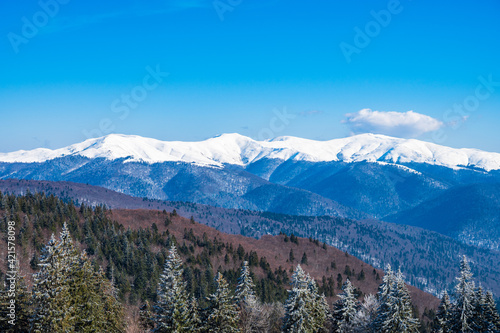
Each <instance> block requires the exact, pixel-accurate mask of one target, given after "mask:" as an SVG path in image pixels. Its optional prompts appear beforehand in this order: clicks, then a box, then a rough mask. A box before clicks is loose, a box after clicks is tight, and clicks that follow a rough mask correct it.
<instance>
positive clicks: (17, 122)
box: [0, 0, 500, 152]
mask: <svg viewBox="0 0 500 333" xmlns="http://www.w3.org/2000/svg"><path fill="white" fill-rule="evenodd" d="M41 4H45V5H41ZM387 13H389V16H387ZM384 14H385V16H384ZM499 15H500V2H498V1H480V2H477V3H472V2H464V1H460V2H457V1H439V2H438V3H436V2H432V1H425V0H413V1H409V0H401V1H399V2H397V1H394V0H391V1H347V0H345V1H318V0H312V1H307V2H306V1H297V0H287V1H285V0H281V1H280V0H274V1H273V0H269V1H258V0H254V1H250V0H242V1H239V0H220V1H204V0H186V1H180V0H177V1H168V0H163V1H158V0H151V1H147V2H146V1H143V2H141V1H139V0H123V1H106V2H103V1H99V2H98V1H79V0H69V1H68V0H64V1H63V0H59V2H57V0H45V1H44V0H42V1H41V2H37V1H31V0H25V1H22V2H21V1H17V2H14V1H9V2H3V3H2V4H0V22H1V23H0V28H1V30H0V72H1V75H0V119H1V122H0V125H1V131H0V152H8V151H14V150H18V149H32V148H37V147H47V148H59V147H63V146H66V145H69V144H72V143H76V142H80V141H83V140H85V139H87V138H88V137H91V136H97V135H100V134H108V133H111V132H113V133H124V134H137V135H142V136H147V137H154V138H157V139H162V140H202V139H205V138H208V137H212V136H214V135H217V134H220V133H227V132H238V133H241V134H243V135H247V136H250V137H253V138H255V139H266V138H268V137H270V136H281V135H293V136H300V137H306V138H311V139H319V140H327V139H333V138H338V137H345V136H348V135H351V134H354V133H362V132H368V131H371V132H378V133H383V134H390V135H395V136H403V137H417V138H419V139H422V140H427V141H434V142H436V143H439V144H443V145H448V146H452V147H472V148H479V149H484V150H488V151H497V152H500V140H498V130H499V124H500V64H499V61H498V59H500V38H499V36H500V20H498V17H499ZM377 16H378V20H377ZM359 31H361V34H363V35H364V37H363V36H361V35H360V34H359ZM360 36H361V37H360ZM346 48H347V50H349V52H350V53H349V52H347V53H348V54H346ZM353 50H355V51H353ZM155 72H156V74H154V73H155ZM167 73H168V74H167ZM408 111H412V112H411V113H410V112H408Z"/></svg>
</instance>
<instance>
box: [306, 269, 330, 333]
mask: <svg viewBox="0 0 500 333" xmlns="http://www.w3.org/2000/svg"><path fill="white" fill-rule="evenodd" d="M306 278H307V280H308V283H307V289H308V292H309V298H310V302H309V304H308V305H309V313H310V319H311V327H312V329H313V330H314V332H320V331H322V330H323V329H324V328H325V323H326V320H327V318H328V316H329V313H330V307H329V306H328V302H327V300H326V297H325V295H324V294H323V295H320V294H319V291H318V285H317V283H316V281H314V279H313V278H311V277H310V276H309V274H308V275H307V277H306Z"/></svg>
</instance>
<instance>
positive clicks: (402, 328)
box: [374, 270, 419, 333]
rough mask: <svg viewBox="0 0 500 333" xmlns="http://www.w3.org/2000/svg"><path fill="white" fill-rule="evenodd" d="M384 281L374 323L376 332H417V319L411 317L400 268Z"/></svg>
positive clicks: (409, 300)
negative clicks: (384, 284) (395, 273)
mask: <svg viewBox="0 0 500 333" xmlns="http://www.w3.org/2000/svg"><path fill="white" fill-rule="evenodd" d="M390 275H391V276H390V277H388V278H387V280H385V281H384V283H386V286H383V287H382V288H381V291H382V296H383V297H381V302H383V303H381V305H380V307H379V310H378V314H377V318H376V320H375V323H376V325H374V328H375V331H376V332H383V333H398V332H399V333H413V332H418V327H419V321H418V319H416V318H414V317H413V309H412V305H411V298H410V293H409V292H408V288H407V287H406V284H405V282H404V280H403V275H402V273H401V270H399V271H398V273H397V275H396V276H394V274H393V273H392V272H391V274H390Z"/></svg>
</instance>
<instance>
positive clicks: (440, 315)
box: [434, 291, 453, 333]
mask: <svg viewBox="0 0 500 333" xmlns="http://www.w3.org/2000/svg"><path fill="white" fill-rule="evenodd" d="M452 311H453V307H452V304H451V302H450V296H449V295H448V293H447V292H446V291H445V292H444V294H443V297H442V298H441V304H439V307H438V311H437V314H436V319H435V325H434V326H435V328H436V329H437V330H438V332H439V333H451V332H452V328H451V322H450V320H451V313H452Z"/></svg>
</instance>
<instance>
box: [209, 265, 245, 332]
mask: <svg viewBox="0 0 500 333" xmlns="http://www.w3.org/2000/svg"><path fill="white" fill-rule="evenodd" d="M215 284H216V287H217V289H216V290H215V293H213V294H211V295H210V296H209V297H208V298H207V299H208V302H209V304H210V305H209V307H208V309H207V318H206V323H205V329H204V330H205V331H206V332H208V333H215V332H217V333H233V332H239V329H238V322H239V315H238V310H237V307H236V304H234V303H233V296H231V294H230V292H229V286H228V284H227V282H226V280H225V279H224V277H223V276H222V274H221V273H220V272H218V273H217V277H216V278H215Z"/></svg>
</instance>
